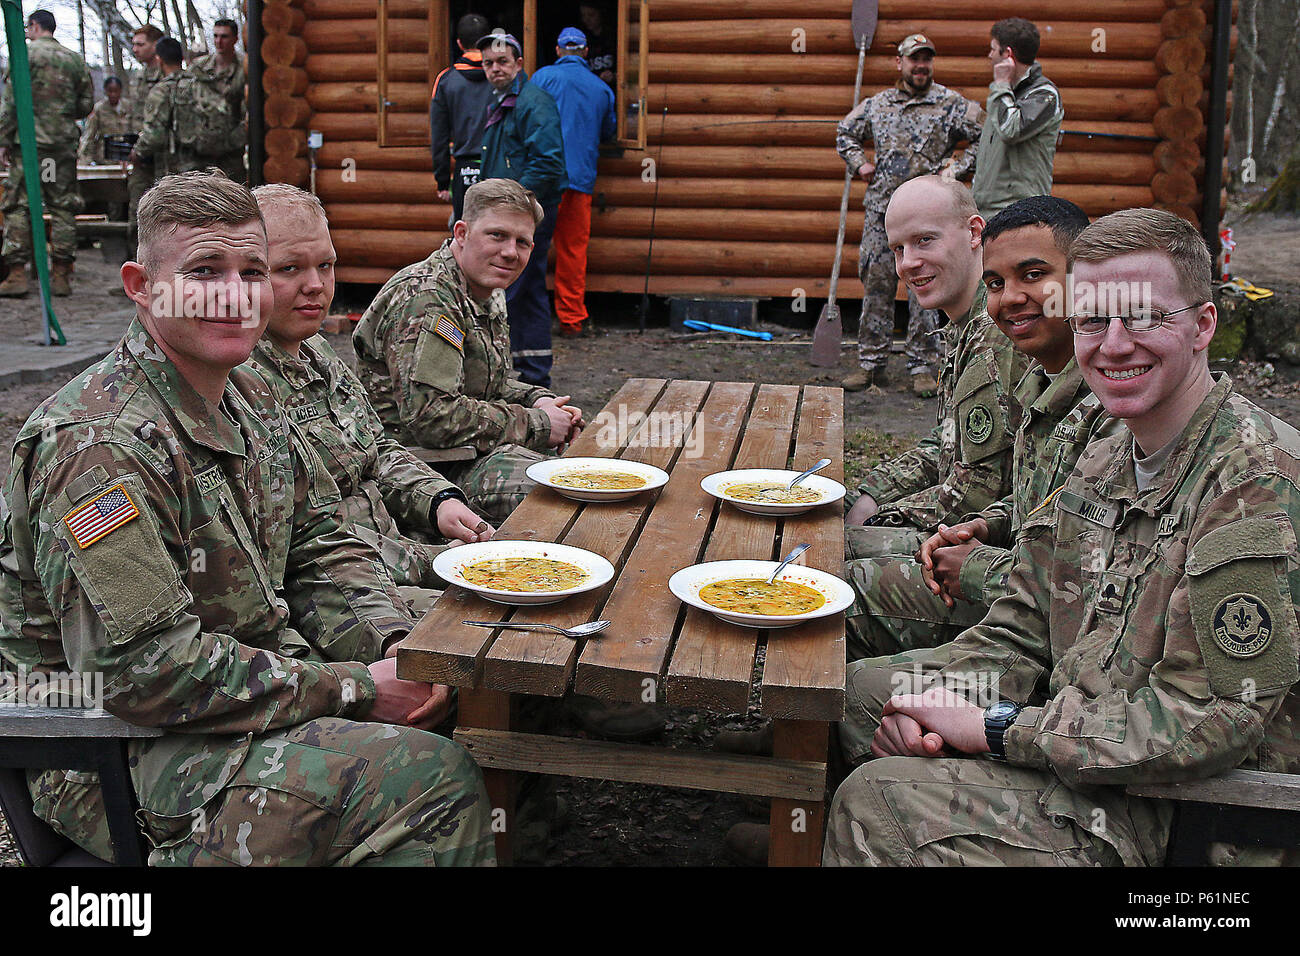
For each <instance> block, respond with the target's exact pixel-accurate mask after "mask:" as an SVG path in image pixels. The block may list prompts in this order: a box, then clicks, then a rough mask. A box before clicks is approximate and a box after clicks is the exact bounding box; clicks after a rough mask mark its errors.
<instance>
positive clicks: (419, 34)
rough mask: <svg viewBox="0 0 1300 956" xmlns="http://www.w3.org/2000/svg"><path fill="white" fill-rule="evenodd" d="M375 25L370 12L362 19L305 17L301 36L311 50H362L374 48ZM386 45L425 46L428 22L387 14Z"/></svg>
mask: <svg viewBox="0 0 1300 956" xmlns="http://www.w3.org/2000/svg"><path fill="white" fill-rule="evenodd" d="M378 35H379V24H378V21H377V19H376V17H375V16H374V14H373V12H372V13H371V16H370V17H369V19H365V20H308V21H307V24H306V26H304V27H303V29H302V38H303V39H304V40H305V41H306V42H307V45H308V46H309V47H311V51H312V53H365V52H368V51H374V50H375V48H376V44H377V42H378ZM388 48H389V50H390V51H395V52H398V53H420V52H423V51H427V50H428V49H429V24H428V22H427V21H426V20H425V19H424V18H420V19H412V18H409V17H407V18H402V17H390V18H389V20H388Z"/></svg>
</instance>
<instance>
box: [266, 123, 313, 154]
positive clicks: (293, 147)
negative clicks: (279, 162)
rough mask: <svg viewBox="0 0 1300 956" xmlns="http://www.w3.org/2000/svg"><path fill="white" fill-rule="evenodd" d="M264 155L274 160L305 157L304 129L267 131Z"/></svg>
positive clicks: (305, 133)
mask: <svg viewBox="0 0 1300 956" xmlns="http://www.w3.org/2000/svg"><path fill="white" fill-rule="evenodd" d="M265 143H266V155H267V157H268V158H269V157H272V156H273V157H275V158H276V159H292V158H294V157H295V156H306V155H307V131H306V130H305V129H268V130H267V131H266V138H265Z"/></svg>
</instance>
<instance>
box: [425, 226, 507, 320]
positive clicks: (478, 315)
mask: <svg viewBox="0 0 1300 956" xmlns="http://www.w3.org/2000/svg"><path fill="white" fill-rule="evenodd" d="M453 241H454V240H452V239H444V240H443V243H442V247H441V248H440V249H439V250H438V251H437V252H435V253H434V254H433V256H431V257H430V258H433V259H438V260H440V261H441V262H442V263H443V268H444V269H446V270H447V271H448V272H449V273H450V274H451V275H452V276H454V277H455V279H456V291H457V292H458V293H460V298H461V301H462V302H463V303H464V305H465V309H466V314H467V315H468V316H469V317H470V318H471V319H473V321H474V324H475V325H479V326H483V327H486V326H487V321H486V319H485V318H484V317H485V316H486V315H488V313H489V312H490V311H491V309H492V302H493V301H494V300H495V299H496V297H497V293H498V292H499V291H500V290H497V291H494V292H493V293H492V297H491V298H490V299H488V301H487V302H479V301H478V300H477V299H475V298H474V295H473V293H471V292H470V291H469V286H468V285H467V284H466V283H465V273H464V272H462V271H461V268H460V263H459V262H457V261H456V257H455V256H454V255H452V253H451V244H452V242H453ZM501 295H503V296H504V295H505V293H504V292H501Z"/></svg>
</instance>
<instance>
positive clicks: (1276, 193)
mask: <svg viewBox="0 0 1300 956" xmlns="http://www.w3.org/2000/svg"><path fill="white" fill-rule="evenodd" d="M1251 211H1252V212H1300V144H1297V145H1296V147H1295V149H1293V150H1291V158H1290V159H1288V160H1287V161H1286V165H1285V166H1283V167H1282V172H1280V173H1279V174H1278V177H1277V179H1275V180H1274V181H1273V185H1272V186H1270V187H1269V189H1268V192H1266V193H1264V195H1263V196H1261V197H1260V199H1259V202H1257V203H1255V205H1253V206H1251Z"/></svg>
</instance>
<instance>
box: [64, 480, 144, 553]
mask: <svg viewBox="0 0 1300 956" xmlns="http://www.w3.org/2000/svg"><path fill="white" fill-rule="evenodd" d="M138 517H140V511H139V509H138V508H136V506H135V502H134V501H132V500H131V496H130V495H128V494H127V493H126V489H125V488H123V487H122V485H121V484H116V485H114V486H113V487H112V488H109V489H108V490H107V491H102V492H100V493H99V494H98V495H96V496H95V497H94V498H91V499H90V500H89V501H87V502H86V503H85V504H84V505H79V506H77V507H76V508H73V509H72V511H70V512H68V514H67V515H65V516H64V518H63V522H64V524H66V525H67V526H68V530H69V531H70V532H72V540H74V541H76V542H77V546H78V547H80V548H81V549H82V550H85V549H86V548H88V547H90V546H91V545H92V544H94V543H95V542H96V541H98V540H99V539H100V538H102V537H104V536H105V535H107V534H109V533H110V532H113V531H116V530H117V529H118V528H120V527H122V525H124V524H126V523H127V522H129V521H134V520H135V519H136V518H138Z"/></svg>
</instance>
